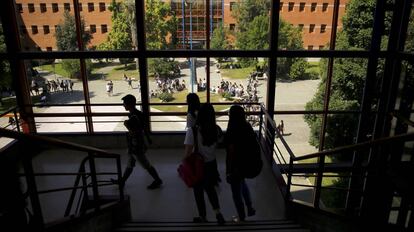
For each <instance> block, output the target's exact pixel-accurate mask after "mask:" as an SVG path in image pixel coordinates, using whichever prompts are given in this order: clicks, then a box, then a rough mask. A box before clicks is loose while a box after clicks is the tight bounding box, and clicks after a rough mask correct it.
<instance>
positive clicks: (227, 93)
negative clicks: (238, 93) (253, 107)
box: [221, 92, 233, 101]
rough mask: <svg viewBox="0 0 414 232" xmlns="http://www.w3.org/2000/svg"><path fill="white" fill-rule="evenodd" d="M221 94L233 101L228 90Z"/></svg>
mask: <svg viewBox="0 0 414 232" xmlns="http://www.w3.org/2000/svg"><path fill="white" fill-rule="evenodd" d="M221 96H222V97H223V98H225V99H226V100H227V101H233V97H232V96H231V94H230V93H229V92H224V93H222V94H221Z"/></svg>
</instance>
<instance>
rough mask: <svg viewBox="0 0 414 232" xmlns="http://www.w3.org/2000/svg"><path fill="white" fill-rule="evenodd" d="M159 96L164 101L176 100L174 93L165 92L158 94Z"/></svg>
mask: <svg viewBox="0 0 414 232" xmlns="http://www.w3.org/2000/svg"><path fill="white" fill-rule="evenodd" d="M158 98H159V99H160V100H161V101H162V102H170V101H172V100H174V97H173V95H172V93H168V92H165V93H160V94H159V95H158Z"/></svg>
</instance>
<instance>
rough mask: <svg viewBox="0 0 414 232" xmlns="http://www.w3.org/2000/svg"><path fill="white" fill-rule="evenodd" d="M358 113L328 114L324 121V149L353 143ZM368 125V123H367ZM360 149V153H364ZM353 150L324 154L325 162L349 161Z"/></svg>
mask: <svg viewBox="0 0 414 232" xmlns="http://www.w3.org/2000/svg"><path fill="white" fill-rule="evenodd" d="M358 120H359V114H329V115H328V118H327V121H326V133H325V144H324V148H323V149H324V150H328V149H333V148H337V147H342V146H346V145H352V144H355V141H356V136H357V129H358ZM367 126H368V125H367ZM365 152H366V150H364V149H363V150H361V151H360V153H361V154H363V153H365ZM353 153H354V151H348V152H344V153H341V154H335V155H330V156H326V158H325V162H326V163H338V162H351V161H352V154H353Z"/></svg>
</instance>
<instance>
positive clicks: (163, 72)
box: [148, 58, 180, 78]
mask: <svg viewBox="0 0 414 232" xmlns="http://www.w3.org/2000/svg"><path fill="white" fill-rule="evenodd" d="M148 66H149V67H150V69H149V72H150V73H154V74H155V73H157V74H158V75H159V77H160V78H177V77H179V76H180V68H179V65H178V61H175V60H170V59H168V58H154V59H150V61H149V64H148Z"/></svg>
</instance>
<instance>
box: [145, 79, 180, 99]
mask: <svg viewBox="0 0 414 232" xmlns="http://www.w3.org/2000/svg"><path fill="white" fill-rule="evenodd" d="M155 84H156V86H157V89H156V90H155V91H154V90H151V93H150V97H151V98H153V97H157V96H158V95H159V94H160V93H171V94H172V93H175V92H180V91H183V90H184V89H186V84H185V80H184V79H183V80H181V83H180V79H179V78H173V79H172V78H161V77H159V75H155Z"/></svg>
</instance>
